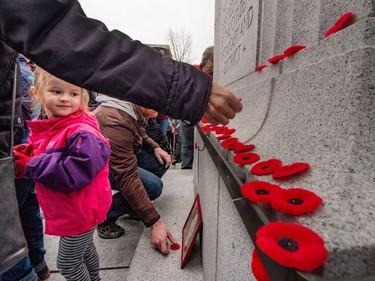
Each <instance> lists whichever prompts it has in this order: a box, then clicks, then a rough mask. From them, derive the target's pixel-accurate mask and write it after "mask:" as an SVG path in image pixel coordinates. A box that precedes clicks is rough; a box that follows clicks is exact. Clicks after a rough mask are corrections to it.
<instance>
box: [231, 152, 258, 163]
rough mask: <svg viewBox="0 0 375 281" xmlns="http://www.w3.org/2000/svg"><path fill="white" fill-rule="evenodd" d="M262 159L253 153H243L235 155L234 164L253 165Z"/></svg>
mask: <svg viewBox="0 0 375 281" xmlns="http://www.w3.org/2000/svg"><path fill="white" fill-rule="evenodd" d="M259 159H260V156H259V155H258V154H256V153H252V152H242V153H238V154H236V155H234V157H233V162H235V163H237V164H238V165H241V166H244V165H251V164H254V163H255V162H257V161H258V160H259Z"/></svg>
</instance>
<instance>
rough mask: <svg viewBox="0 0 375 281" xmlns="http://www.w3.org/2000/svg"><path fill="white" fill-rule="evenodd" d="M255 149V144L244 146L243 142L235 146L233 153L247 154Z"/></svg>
mask: <svg viewBox="0 0 375 281" xmlns="http://www.w3.org/2000/svg"><path fill="white" fill-rule="evenodd" d="M254 147H255V145H253V144H243V143H241V142H238V143H236V144H235V145H234V147H233V152H234V153H241V152H246V151H250V150H253V149H254Z"/></svg>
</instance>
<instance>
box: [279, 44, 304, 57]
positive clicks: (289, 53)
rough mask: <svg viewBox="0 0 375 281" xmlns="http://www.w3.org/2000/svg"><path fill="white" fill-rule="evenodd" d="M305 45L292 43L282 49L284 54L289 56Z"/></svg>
mask: <svg viewBox="0 0 375 281" xmlns="http://www.w3.org/2000/svg"><path fill="white" fill-rule="evenodd" d="M305 48H306V46H302V45H294V46H291V47H289V48H288V49H286V50H285V51H284V55H285V56H287V57H290V56H292V55H293V54H294V53H297V52H299V51H301V50H303V49H305Z"/></svg>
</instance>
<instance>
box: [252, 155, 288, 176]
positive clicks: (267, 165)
mask: <svg viewBox="0 0 375 281" xmlns="http://www.w3.org/2000/svg"><path fill="white" fill-rule="evenodd" d="M281 163H282V161H281V160H279V159H269V160H266V161H262V162H259V163H256V164H255V165H254V166H253V167H252V168H251V170H250V172H251V173H252V174H253V175H256V176H263V175H269V174H272V173H273V172H274V171H276V170H277V169H279V168H280V167H281Z"/></svg>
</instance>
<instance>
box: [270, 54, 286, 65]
mask: <svg viewBox="0 0 375 281" xmlns="http://www.w3.org/2000/svg"><path fill="white" fill-rule="evenodd" d="M285 58H286V56H285V55H284V54H282V55H279V56H274V57H272V58H269V59H268V62H269V63H272V64H275V63H278V62H279V61H281V60H283V59H285Z"/></svg>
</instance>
